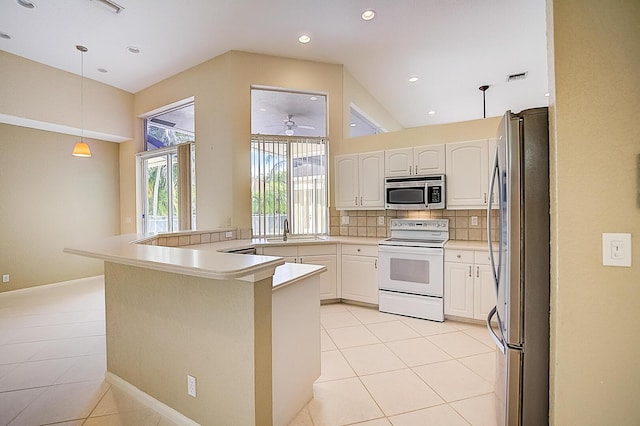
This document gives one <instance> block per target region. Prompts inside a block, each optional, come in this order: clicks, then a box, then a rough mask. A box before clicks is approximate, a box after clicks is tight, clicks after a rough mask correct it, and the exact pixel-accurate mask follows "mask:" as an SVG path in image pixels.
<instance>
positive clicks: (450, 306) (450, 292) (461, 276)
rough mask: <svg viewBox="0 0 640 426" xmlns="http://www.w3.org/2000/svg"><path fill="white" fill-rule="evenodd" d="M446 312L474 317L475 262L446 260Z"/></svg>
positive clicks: (447, 313)
mask: <svg viewBox="0 0 640 426" xmlns="http://www.w3.org/2000/svg"><path fill="white" fill-rule="evenodd" d="M444 313H445V315H455V316H458V317H463V318H473V264H472V263H455V262H444Z"/></svg>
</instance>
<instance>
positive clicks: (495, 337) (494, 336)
mask: <svg viewBox="0 0 640 426" xmlns="http://www.w3.org/2000/svg"><path fill="white" fill-rule="evenodd" d="M497 312H498V308H497V307H496V306H494V307H493V308H492V309H491V311H490V312H489V315H488V316H487V328H488V329H489V336H491V339H492V340H493V342H494V343H495V344H496V346H497V347H498V349H500V352H502V353H503V354H504V353H506V345H505V344H504V342H503V341H502V339H501V338H500V337H498V335H497V334H496V332H495V331H494V330H493V327H492V326H491V320H492V319H493V317H494V316H495V315H496V313H497ZM498 327H499V328H500V317H498Z"/></svg>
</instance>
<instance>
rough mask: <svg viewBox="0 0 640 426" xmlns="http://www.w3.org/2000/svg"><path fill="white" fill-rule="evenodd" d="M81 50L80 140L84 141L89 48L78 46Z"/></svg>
mask: <svg viewBox="0 0 640 426" xmlns="http://www.w3.org/2000/svg"><path fill="white" fill-rule="evenodd" d="M76 49H78V50H79V51H80V141H81V142H83V143H84V54H85V52H87V51H88V50H89V49H87V48H86V47H84V46H80V45H78V46H76Z"/></svg>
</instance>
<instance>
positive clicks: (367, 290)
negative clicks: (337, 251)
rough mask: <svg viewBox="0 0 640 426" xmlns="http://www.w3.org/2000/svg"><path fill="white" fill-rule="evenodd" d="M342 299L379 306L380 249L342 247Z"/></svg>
mask: <svg viewBox="0 0 640 426" xmlns="http://www.w3.org/2000/svg"><path fill="white" fill-rule="evenodd" d="M341 260H342V299H348V300H354V301H357V302H364V303H371V304H374V305H377V304H378V247H377V246H366V245H357V244H343V245H342V256H341Z"/></svg>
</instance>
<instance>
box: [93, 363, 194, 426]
mask: <svg viewBox="0 0 640 426" xmlns="http://www.w3.org/2000/svg"><path fill="white" fill-rule="evenodd" d="M104 379H105V380H106V381H107V382H109V383H111V385H113V386H115V387H117V388H118V389H120V390H122V391H124V392H126V393H128V394H129V395H131V396H132V397H133V398H135V399H136V400H138V401H140V402H141V403H142V404H144V405H145V406H146V407H149V408H151V409H153V410H155V411H157V412H158V413H160V414H162V415H163V416H164V417H166V418H168V419H169V420H171V421H172V422H174V423H176V424H179V425H184V426H200V423H196V422H194V421H193V420H191V419H190V418H189V417H187V416H185V415H184V414H182V413H180V412H179V411H176V410H174V409H173V408H171V407H169V406H168V405H166V404H163V403H162V402H160V401H158V400H157V399H155V398H154V397H152V396H151V395H149V394H147V393H145V392H143V391H141V390H140V389H138V388H137V387H135V386H133V385H132V384H131V383H129V382H127V381H126V380H123V379H121V378H120V377H118V376H116V375H115V374H113V373H110V372H108V371H107V372H106V373H105V375H104Z"/></svg>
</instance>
